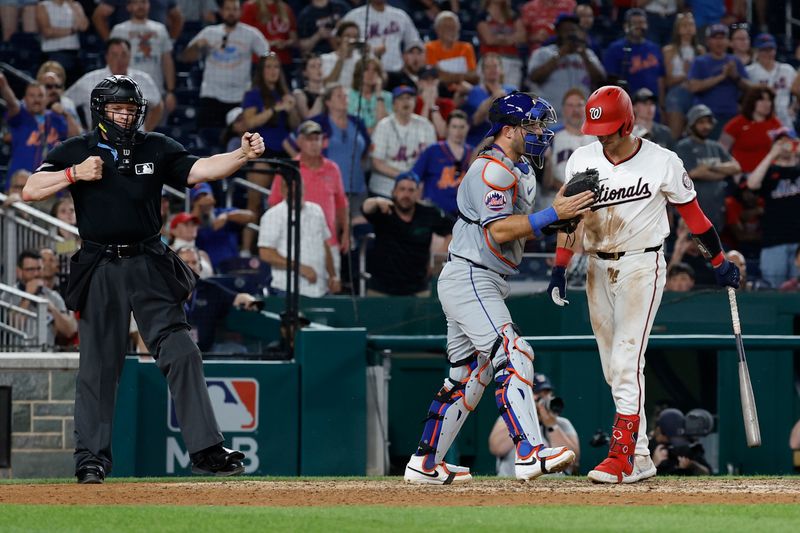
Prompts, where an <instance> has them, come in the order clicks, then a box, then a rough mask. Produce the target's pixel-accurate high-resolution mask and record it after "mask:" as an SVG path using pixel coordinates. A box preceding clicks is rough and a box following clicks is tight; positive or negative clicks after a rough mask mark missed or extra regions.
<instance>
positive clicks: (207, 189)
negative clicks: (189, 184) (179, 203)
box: [189, 182, 214, 202]
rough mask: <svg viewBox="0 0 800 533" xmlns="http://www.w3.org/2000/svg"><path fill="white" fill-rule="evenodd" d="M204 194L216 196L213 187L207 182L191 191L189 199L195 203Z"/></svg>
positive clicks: (199, 184)
mask: <svg viewBox="0 0 800 533" xmlns="http://www.w3.org/2000/svg"><path fill="white" fill-rule="evenodd" d="M203 194H214V191H212V190H211V185H209V184H208V183H205V182H203V183H198V184H197V185H195V186H194V188H193V189H192V190H191V191H189V198H191V199H192V201H193V202H194V201H195V200H197V198H198V197H199V196H200V195H203Z"/></svg>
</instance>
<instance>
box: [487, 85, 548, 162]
mask: <svg viewBox="0 0 800 533" xmlns="http://www.w3.org/2000/svg"><path fill="white" fill-rule="evenodd" d="M489 120H490V121H491V122H492V127H491V129H489V132H488V133H487V134H486V136H487V137H491V136H494V135H497V133H498V132H499V131H500V130H501V129H503V126H519V127H521V128H523V129H524V130H525V148H524V152H525V155H526V156H528V158H530V160H531V162H532V163H533V164H534V165H535V166H536V167H537V168H542V167H543V166H544V153H545V151H546V150H547V148H548V147H549V146H550V143H552V142H553V135H555V134H554V133H553V131H552V130H550V129H548V128H547V127H546V126H547V125H548V124H555V123H556V111H555V109H553V106H551V105H550V104H549V103H548V102H547V100H545V99H544V98H539V97H538V96H534V95H532V94H528V93H523V92H519V91H514V92H512V93H511V94H508V95H506V96H502V97H500V98H497V99H496V100H495V101H494V102H492V106H491V107H490V108H489ZM535 126H538V127H539V128H541V130H542V132H541V133H534V132H532V131H530V129H531V128H533V127H535Z"/></svg>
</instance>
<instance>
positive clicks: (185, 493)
mask: <svg viewBox="0 0 800 533" xmlns="http://www.w3.org/2000/svg"><path fill="white" fill-rule="evenodd" d="M453 495H457V497H456V498H454V497H453ZM11 503H13V504H51V505H119V504H125V505H247V506H280V507H285V506H326V505H387V506H443V505H466V506H490V505H526V504H531V505H669V504H732V505H738V504H762V503H793V504H798V503H800V477H796V478H795V477H793V478H779V477H775V478H701V479H692V478H656V479H651V480H648V481H646V482H643V483H638V484H635V485H620V486H616V485H614V486H609V485H593V484H592V483H590V482H588V481H586V480H585V479H540V480H537V481H534V482H531V483H522V482H517V481H513V480H499V479H478V480H476V481H474V482H472V483H471V484H468V485H462V486H452V485H451V486H448V487H420V486H410V485H406V484H405V483H403V482H402V480H400V479H399V478H398V479H397V480H364V481H357V480H342V481H336V480H324V481H322V480H297V481H255V480H247V479H240V480H235V481H219V482H217V481H212V482H191V483H189V482H186V483H184V482H176V483H151V482H134V483H125V482H116V483H106V484H105V485H75V484H3V485H0V504H11Z"/></svg>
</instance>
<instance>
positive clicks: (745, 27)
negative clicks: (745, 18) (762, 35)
mask: <svg viewBox="0 0 800 533" xmlns="http://www.w3.org/2000/svg"><path fill="white" fill-rule="evenodd" d="M730 29H731V31H732V32H734V31H736V30H744V31H750V25H749V24H747V23H746V22H737V23H735V24H731V25H730Z"/></svg>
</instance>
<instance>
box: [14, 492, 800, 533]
mask: <svg viewBox="0 0 800 533" xmlns="http://www.w3.org/2000/svg"><path fill="white" fill-rule="evenodd" d="M309 498H313V495H312V494H309ZM798 523H800V506H793V505H739V506H732V505H730V506H728V505H673V506H639V507H619V506H617V507H589V506H548V507H546V508H542V507H536V506H525V507H502V508H501V507H436V508H432V507H421V508H420V507H407V508H400V507H379V506H358V507H355V506H354V507H305V508H303V507H282V508H281V507H164V506H148V507H142V506H72V507H67V506H48V505H4V506H0V529H2V531H3V532H4V533H10V532H18V531H24V532H36V531H41V532H47V533H51V532H62V531H63V532H68V531H69V532H72V531H75V532H84V531H87V532H88V531H104V532H105V531H109V532H111V531H113V532H114V533H126V532H135V533H143V532H150V531H157V532H173V531H191V532H192V533H202V532H205V531H209V532H214V533H219V532H221V533H225V532H230V533H243V532H247V531H270V532H272V531H334V532H340V531H342V532H345V531H424V532H425V533H430V532H439V531H441V532H446V533H452V532H453V531H458V530H467V531H470V532H471V531H491V532H500V531H515V530H516V531H542V532H544V533H555V532H562V531H581V532H587V531H590V532H606V531H607V532H609V533H611V532H613V533H617V532H621V531H634V532H644V531H647V532H649V531H680V532H682V533H685V532H703V533H707V532H722V533H733V532H737V531H748V532H749V531H768V532H769V533H779V532H783V531H786V532H790V531H791V532H795V531H797V529H798Z"/></svg>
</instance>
